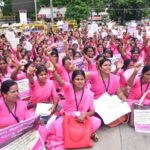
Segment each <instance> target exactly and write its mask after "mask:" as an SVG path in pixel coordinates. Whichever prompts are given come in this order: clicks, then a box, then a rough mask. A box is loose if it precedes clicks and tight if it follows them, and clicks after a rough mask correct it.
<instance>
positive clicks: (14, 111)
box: [0, 80, 47, 142]
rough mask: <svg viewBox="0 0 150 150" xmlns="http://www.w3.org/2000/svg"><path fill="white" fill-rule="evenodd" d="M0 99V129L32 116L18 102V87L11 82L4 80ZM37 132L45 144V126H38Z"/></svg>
mask: <svg viewBox="0 0 150 150" xmlns="http://www.w3.org/2000/svg"><path fill="white" fill-rule="evenodd" d="M1 94H2V97H1V98H0V116H1V117H0V129H3V128H5V127H8V126H11V125H13V124H17V123H19V122H20V121H23V120H26V119H29V118H30V117H32V116H33V113H31V112H30V111H29V110H28V109H27V104H26V102H25V101H21V100H19V97H18V86H17V83H16V82H15V81H13V80H6V81H4V82H3V83H2V86H1ZM38 131H39V133H40V135H41V137H42V140H43V141H44V142H45V138H46V135H47V129H46V128H45V126H39V128H38Z"/></svg>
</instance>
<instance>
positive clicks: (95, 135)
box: [91, 133, 99, 142]
mask: <svg viewBox="0 0 150 150" xmlns="http://www.w3.org/2000/svg"><path fill="white" fill-rule="evenodd" d="M91 139H92V140H93V141H94V142H98V140H99V137H98V135H97V134H96V133H93V134H92V136H91Z"/></svg>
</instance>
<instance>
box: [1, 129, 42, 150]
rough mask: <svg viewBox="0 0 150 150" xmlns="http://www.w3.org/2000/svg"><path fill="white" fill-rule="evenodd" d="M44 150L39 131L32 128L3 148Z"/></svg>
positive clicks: (9, 149) (5, 149)
mask: <svg viewBox="0 0 150 150" xmlns="http://www.w3.org/2000/svg"><path fill="white" fill-rule="evenodd" d="M29 149H30V150H31V149H32V150H37V149H38V150H44V146H43V143H42V141H41V140H39V133H38V131H35V130H31V131H28V132H27V133H25V134H23V135H22V136H21V137H19V138H17V139H16V140H14V141H13V142H11V143H9V144H8V145H6V146H5V147H3V148H2V149H1V150H29Z"/></svg>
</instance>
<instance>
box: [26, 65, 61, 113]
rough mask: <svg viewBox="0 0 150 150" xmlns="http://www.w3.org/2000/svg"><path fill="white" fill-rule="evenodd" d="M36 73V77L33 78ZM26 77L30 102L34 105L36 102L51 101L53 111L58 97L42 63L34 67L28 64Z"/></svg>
mask: <svg viewBox="0 0 150 150" xmlns="http://www.w3.org/2000/svg"><path fill="white" fill-rule="evenodd" d="M34 73H36V79H35V78H34ZM27 78H28V79H29V86H30V94H31V97H30V102H31V103H32V104H33V105H34V106H36V104H37V103H47V102H53V106H52V109H51V111H52V112H54V110H55V108H56V106H57V103H58V98H57V94H56V89H55V86H54V83H53V81H52V80H49V79H48V71H47V68H46V67H45V66H44V65H41V66H38V67H37V68H36V70H35V67H32V66H29V67H28V70H27Z"/></svg>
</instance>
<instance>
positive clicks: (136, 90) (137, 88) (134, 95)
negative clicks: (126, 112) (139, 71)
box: [129, 77, 150, 101]
mask: <svg viewBox="0 0 150 150" xmlns="http://www.w3.org/2000/svg"><path fill="white" fill-rule="evenodd" d="M147 86H148V84H142V89H143V93H142V91H141V83H140V78H138V77H137V78H136V79H135V81H134V83H133V86H132V87H131V90H130V94H129V99H132V100H139V99H140V98H141V96H142V95H143V94H144V92H145V90H146V88H147ZM147 90H150V86H149V87H148V89H147ZM146 99H147V100H148V99H149V101H150V93H148V94H147V96H146Z"/></svg>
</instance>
